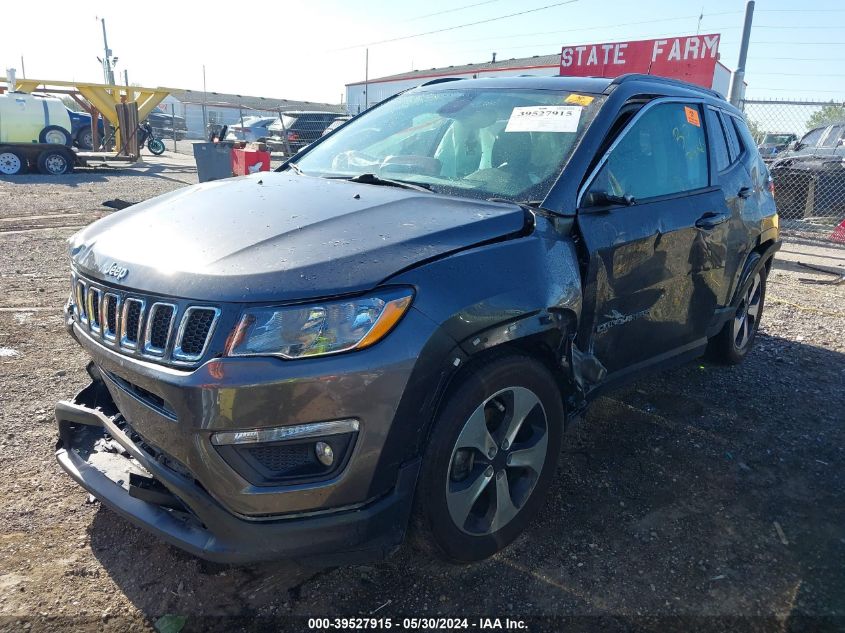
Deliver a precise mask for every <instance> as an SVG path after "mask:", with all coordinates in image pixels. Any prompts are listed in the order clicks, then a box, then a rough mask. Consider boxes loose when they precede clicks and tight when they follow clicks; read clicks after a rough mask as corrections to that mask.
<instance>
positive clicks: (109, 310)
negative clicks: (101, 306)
mask: <svg viewBox="0 0 845 633" xmlns="http://www.w3.org/2000/svg"><path fill="white" fill-rule="evenodd" d="M106 329H107V330H108V334H109V335H111V336H114V335H115V334H116V333H117V297H116V296H114V295H106Z"/></svg>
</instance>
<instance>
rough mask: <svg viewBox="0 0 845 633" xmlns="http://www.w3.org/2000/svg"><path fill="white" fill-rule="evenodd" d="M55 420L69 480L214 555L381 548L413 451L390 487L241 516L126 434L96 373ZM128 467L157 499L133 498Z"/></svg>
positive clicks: (404, 507)
mask: <svg viewBox="0 0 845 633" xmlns="http://www.w3.org/2000/svg"><path fill="white" fill-rule="evenodd" d="M111 413H114V415H111ZM56 421H57V423H58V427H59V442H58V445H57V450H56V458H57V460H58V462H59V464H60V465H61V467H62V468H63V469H64V470H65V471H66V472H67V473H68V474H69V475H70V476H71V477H73V479H74V480H76V481H77V482H78V483H79V484H80V485H81V486H83V487H84V488H85V489H86V490H88V491H89V492H90V493H91V494H93V495H94V496H95V497H97V498H98V499H99V500H100V501H101V502H102V503H103V504H105V505H106V506H108V507H109V508H111V509H112V510H114V511H115V512H117V513H118V514H120V515H122V516H123V517H125V518H126V519H129V520H130V521H131V522H133V523H135V524H136V525H138V526H140V527H142V528H144V529H146V530H149V531H151V532H153V533H154V534H156V535H157V536H159V537H161V538H162V539H163V540H165V541H167V542H168V543H170V544H172V545H175V546H176V547H179V548H181V549H183V550H186V551H188V552H190V553H191V554H194V555H195V556H199V557H201V558H205V559H207V560H212V561H216V562H222V563H239V564H244V563H251V562H258V561H266V560H270V559H303V560H307V562H308V563H310V564H314V565H333V564H341V563H351V562H359V561H362V560H371V559H378V558H383V557H385V556H386V555H388V554H389V553H390V552H391V551H392V550H393V549H394V548H395V547H396V546H398V545H399V544H400V543H401V541H402V539H403V537H404V532H405V527H406V525H407V522H408V516H409V514H410V509H411V502H412V498H413V491H414V486H415V484H416V478H417V473H418V470H419V461H418V460H415V461H412V462H410V463H407V464H405V465H404V466H402V467H401V468H400V469H399V473H398V477H397V480H396V485H395V486H394V488H393V490H392V491H391V492H389V493H388V494H387V495H385V496H383V497H381V498H379V499H376V500H374V501H372V502H370V503H368V504H365V505H362V506H359V507H356V508H354V509H348V510H334V511H331V512H324V513H312V514H310V515H306V516H302V515H300V516H296V517H289V518H282V519H280V518H272V517H270V518H261V519H245V518H242V517H239V516H236V515H234V514H232V513H230V512H229V511H227V510H226V509H225V508H224V507H223V506H221V505H220V504H219V503H218V502H217V501H215V500H214V499H213V498H212V497H211V496H210V495H209V494H208V493H207V492H206V491H205V490H204V489H203V487H202V486H201V485H199V484H198V483H197V482H196V481H195V480H193V479H191V478H189V477H187V476H184V475H182V474H180V473H178V472H176V471H174V470H172V469H171V468H168V467H167V466H166V465H164V464H162V463H160V461H158V460H156V459H154V458H153V456H152V455H151V454H150V453H148V452H147V451H146V450H144V448H142V446H141V445H140V444H139V443H136V442H135V441H133V439H131V438H130V435H129V433H130V431H129V430H128V429H127V427H126V426H125V425H124V424H123V423H122V417H121V416H120V414H118V413H117V412H116V409H115V407H114V403H113V401H112V400H111V396H110V394H109V392H108V389H107V388H106V387H105V385H104V384H103V383H102V382H100V381H94V382H93V383H92V384H91V385H89V386H88V387H86V388H85V389H83V390H82V391H81V392H80V393H79V394H78V395H77V396H76V398H74V400H73V401H72V402H68V401H62V402H59V403H58V405H57V406H56ZM106 436H108V437H110V438H112V439H113V440H114V441H115V442H117V444H119V446H120V449H122V450H116V451H114V452H111V453H110V454H109V455H108V457H107V459H106V460H105V461H104V460H103V459H101V458H102V457H103V455H102V453H101V452H100V451H99V450H97V447H96V446H95V445H96V444H97V442H98V441H99V440H101V439H103V438H104V437H106ZM112 446H113V445H112ZM106 462H107V463H106ZM129 472H135V473H136V475H135V476H137V473H141V477H142V478H145V479H147V480H149V481H153V480H154V482H157V483H156V486H161V490H160V492H157V493H155V494H156V495H157V496H158V498H160V499H161V502H154V501H151V500H147V499H145V498H139V497H142V496H144V495H142V494H139V493H138V492H137V488H133V486H132V485H130V484H129V483H128V482H129V481H130V477H129V475H128V474H129ZM148 498H149V497H148Z"/></svg>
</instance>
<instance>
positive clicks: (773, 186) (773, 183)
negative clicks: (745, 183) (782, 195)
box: [769, 177, 775, 196]
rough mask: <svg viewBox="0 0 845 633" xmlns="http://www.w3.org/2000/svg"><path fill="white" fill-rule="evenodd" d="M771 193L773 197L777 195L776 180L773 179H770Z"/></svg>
mask: <svg viewBox="0 0 845 633" xmlns="http://www.w3.org/2000/svg"><path fill="white" fill-rule="evenodd" d="M769 193H770V194H772V196H774V195H775V180H774V178H771V177H769Z"/></svg>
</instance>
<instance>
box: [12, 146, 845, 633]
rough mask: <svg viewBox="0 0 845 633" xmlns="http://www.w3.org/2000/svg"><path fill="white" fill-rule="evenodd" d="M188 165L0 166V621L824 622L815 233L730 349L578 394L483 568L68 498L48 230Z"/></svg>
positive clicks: (836, 518)
mask: <svg viewBox="0 0 845 633" xmlns="http://www.w3.org/2000/svg"><path fill="white" fill-rule="evenodd" d="M195 181H196V176H195V173H194V171H193V168H192V161H191V160H190V159H189V158H187V157H185V156H178V155H174V154H171V153H169V152H168V153H167V154H165V155H164V156H163V157H161V158H160V159H154V160H150V161H149V162H148V164H147V166H146V167H144V168H141V169H131V170H128V169H126V170H123V171H113V170H110V169H94V170H85V171H80V172H79V173H77V174H74V175H71V176H66V177H62V178H48V177H43V176H34V175H33V176H22V177H17V178H13V179H6V180H1V181H0V288H2V293H0V471H1V472H2V477H0V630H9V631H23V630H31V631H40V630H45V631H60V630H78V629H87V630H114V631H123V630H139V631H146V630H152V629H153V628H154V627H156V626H158V628H159V629H161V630H168V629H167V627H168V626H174V623H178V624H181V622H182V620H180V619H174V618H169V619H168V618H166V619H164V620H160V619H159V618H161V617H162V616H164V615H166V614H172V615H177V616H185V617H186V619H185V620H184V622H185V624H184V628H183V629H182V630H183V631H198V630H207V629H215V630H245V629H248V628H254V627H259V628H260V627H262V626H263V627H265V628H267V629H268V630H269V629H270V628H273V627H274V626H276V625H277V624H278V623H279V622H281V621H282V620H283V619H285V618H289V616H309V617H311V616H321V617H334V616H350V615H373V616H381V617H393V618H400V617H401V616H413V617H423V616H432V615H443V616H460V617H475V616H491V617H500V618H505V617H511V618H514V617H517V616H518V617H522V618H526V617H529V616H565V617H566V618H571V619H568V620H565V621H561V620H548V619H547V620H530V621H529V623H530V626H531V627H533V628H529V630H540V629H541V628H542V627H543V626H546V627H549V628H564V623H565V622H569V623H570V624H573V625H574V626H575V627H576V628H577V630H620V631H621V630H626V631H627V630H649V631H652V630H653V631H662V630H667V628H671V627H669V626H668V623H670V622H675V623H679V624H678V626H679V627H680V629H682V630H692V629H696V628H699V625H702V626H703V625H704V624H713V623H722V624H724V626H725V628H724V629H720V630H737V629H738V628H741V626H740V625H742V626H751V628H754V630H766V631H768V630H778V631H818V630H830V631H833V630H845V480H843V473H845V453H844V451H845V433H843V422H845V335H843V332H845V285H843V286H838V287H836V286H825V285H817V284H814V283H806V282H804V281H802V279H810V280H818V279H821V278H823V276H822V275H817V274H814V273H812V272H810V271H806V270H803V269H801V268H800V267H798V266H797V265H796V263H795V262H797V261H799V260H801V261H815V262H817V263H823V264H827V265H845V248H829V247H827V248H825V247H822V246H820V245H819V243H818V242H812V241H805V240H793V241H787V242H786V243H785V244H784V248H783V252H782V253H781V255H780V256H779V257H778V259H777V260H776V262H775V266H774V269H773V271H772V275H771V277H770V280H769V288H768V297H767V305H766V309H765V316H764V318H763V324H762V329H761V332H760V335H759V337H758V339H757V344H756V347H755V349H754V351H753V353H752V354H751V355H750V357H749V358H748V359H747V361H746V362H745V363H744V364H743V365H741V366H739V367H732V368H724V367H717V366H713V365H710V364H707V363H705V362H696V363H692V364H690V365H687V366H685V367H683V368H680V369H677V370H673V371H670V372H666V373H663V374H659V375H656V376H653V377H647V378H642V379H641V380H639V381H638V382H637V383H635V384H633V385H631V386H629V387H626V388H624V389H621V390H619V391H617V392H615V393H613V394H612V395H609V396H607V397H604V398H601V399H600V400H598V401H597V402H595V403H594V404H593V405H592V407H591V408H590V410H589V413H588V415H587V419H586V422H585V423H584V424H583V425H580V426H579V427H578V428H577V429H576V430H574V431H573V432H572V433H571V434H569V436H568V437H567V440H566V444H565V448H564V451H563V454H562V455H561V460H560V468H559V471H558V474H557V480H556V482H555V484H554V486H553V489H552V493H551V495H550V498H549V500H548V503H547V505H546V507H545V509H544V511H543V512H542V514H541V516H540V517H539V519H538V520H537V521H536V522H535V523H534V525H533V526H532V527H531V528H530V529H529V530H528V531H527V533H526V534H524V535H523V536H522V537H520V538H519V539H518V541H517V542H516V543H515V544H514V545H513V546H511V547H510V548H508V549H507V550H506V551H504V552H503V553H501V554H500V555H498V556H496V557H494V558H493V559H491V560H489V561H486V562H484V563H481V564H477V565H472V566H464V567H459V566H450V565H445V564H442V563H439V562H435V561H432V560H429V559H427V558H425V557H423V556H422V555H421V554H419V553H417V552H416V551H414V550H413V549H412V548H410V547H407V546H405V547H403V548H401V549H400V550H399V551H398V552H397V553H396V554H395V555H394V556H393V557H392V558H391V559H390V560H388V561H387V562H385V563H382V564H373V565H366V566H356V567H346V568H337V569H331V570H321V571H315V570H312V569H307V568H304V567H302V566H298V565H292V564H280V563H276V564H268V565H262V566H255V567H249V568H233V567H223V566H218V565H211V564H207V563H203V562H201V561H199V560H197V559H195V558H192V557H191V556H188V555H186V554H184V553H182V552H180V551H177V550H176V549H174V548H172V547H170V546H167V545H164V544H162V543H161V542H159V541H157V540H156V539H154V538H153V537H151V536H150V535H148V534H147V533H146V532H143V531H141V530H139V529H136V528H134V527H133V526H131V525H130V524H129V523H127V522H126V521H124V520H122V519H121V518H119V517H118V516H116V515H115V514H113V513H112V512H110V511H109V510H107V509H105V508H103V507H101V506H100V504H99V503H97V502H91V501H90V500H89V498H88V495H87V494H86V493H85V492H84V491H83V490H82V489H81V488H80V487H79V486H77V485H76V484H75V483H73V482H72V481H71V479H70V478H69V477H67V476H66V475H64V474H63V473H62V472H61V471H60V469H59V467H58V465H57V464H56V461H55V458H54V454H53V453H54V443H55V440H56V433H55V430H54V426H55V423H54V420H53V406H54V404H55V402H56V401H57V400H59V399H63V398H70V397H71V396H72V395H73V394H74V393H75V392H76V391H77V390H78V389H79V388H81V387H82V386H83V385H84V384H86V374H85V371H84V366H85V363H86V357H85V355H84V354H83V353H82V351H81V350H80V349H79V348H78V347H77V346H76V344H75V343H74V342H73V341H72V340H71V339H70V337H69V336H68V335H67V334H66V333H65V331H64V329H63V324H62V317H61V315H60V312H61V307H62V305H63V304H64V302H65V300H66V298H67V295H68V291H69V267H68V260H67V257H66V252H65V240H66V238H67V237H68V236H70V235H71V234H72V233H73V232H74V231H75V230H76V229H78V228H79V227H82V226H84V225H86V224H88V223H89V222H91V221H93V220H95V219H97V218H99V217H101V216H103V215H106V214H108V213H110V211H109V210H108V209H106V208H104V207H102V206H101V203H102V202H103V201H105V200H108V199H113V198H122V199H124V200H129V201H133V202H134V201H140V200H142V199H146V198H149V197H152V196H154V195H157V194H160V193H163V192H165V191H169V190H171V189H174V188H176V187H181V186H184V185H185V184H190V183H192V182H195ZM673 618H680V619H673ZM732 618H739V619H738V620H734V619H732ZM297 622H299V623H300V624H299V627H300V629H301V630H307V626H306V621H305V620H297ZM156 623H158V624H157V625H156ZM755 627H756V628H755ZM171 630H175V629H171Z"/></svg>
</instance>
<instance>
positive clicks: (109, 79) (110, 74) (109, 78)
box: [100, 18, 114, 86]
mask: <svg viewBox="0 0 845 633" xmlns="http://www.w3.org/2000/svg"><path fill="white" fill-rule="evenodd" d="M100 22H102V23H103V49H104V50H105V53H106V56H105V57H103V74H104V75H105V79H106V83H107V84H108V85H110V86H113V85H114V71H112V67H111V50H110V49H109V41H108V39H107V38H106V19H105V18H100Z"/></svg>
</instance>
